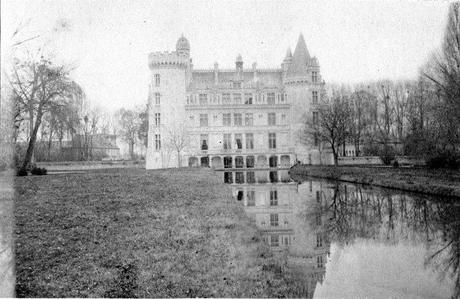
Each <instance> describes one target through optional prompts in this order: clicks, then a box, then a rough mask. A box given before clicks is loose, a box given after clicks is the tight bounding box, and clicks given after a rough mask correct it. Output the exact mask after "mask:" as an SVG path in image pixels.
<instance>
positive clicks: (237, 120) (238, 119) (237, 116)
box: [233, 113, 243, 126]
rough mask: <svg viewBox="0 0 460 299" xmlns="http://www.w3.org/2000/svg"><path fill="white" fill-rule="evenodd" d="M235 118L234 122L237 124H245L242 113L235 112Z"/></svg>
mask: <svg viewBox="0 0 460 299" xmlns="http://www.w3.org/2000/svg"><path fill="white" fill-rule="evenodd" d="M233 118H234V123H233V124H234V125H235V126H242V125H243V117H242V115H241V113H234V114H233Z"/></svg>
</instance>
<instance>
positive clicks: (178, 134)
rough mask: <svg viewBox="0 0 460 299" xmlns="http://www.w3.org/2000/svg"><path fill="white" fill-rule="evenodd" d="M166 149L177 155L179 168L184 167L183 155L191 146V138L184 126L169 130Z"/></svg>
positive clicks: (180, 125) (179, 125)
mask: <svg viewBox="0 0 460 299" xmlns="http://www.w3.org/2000/svg"><path fill="white" fill-rule="evenodd" d="M166 142H167V143H166V147H169V148H170V149H171V150H173V151H175V152H176V153H177V167H182V159H181V153H182V152H183V151H184V150H185V149H186V148H187V147H188V146H189V145H190V138H189V136H188V133H187V130H186V128H185V125H184V124H178V125H176V126H174V127H170V128H167V134H166Z"/></svg>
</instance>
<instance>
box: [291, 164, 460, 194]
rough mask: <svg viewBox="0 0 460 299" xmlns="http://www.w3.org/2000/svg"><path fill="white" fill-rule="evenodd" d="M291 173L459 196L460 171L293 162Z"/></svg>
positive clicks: (294, 175)
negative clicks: (300, 163) (313, 164)
mask: <svg viewBox="0 0 460 299" xmlns="http://www.w3.org/2000/svg"><path fill="white" fill-rule="evenodd" d="M290 174H291V176H292V177H293V178H294V179H296V177H298V176H311V177H317V178H325V179H332V180H339V181H344V182H351V183H358V184H366V185H373V186H379V187H386V188H393V189H398V190H405V191H411V192H420V193H425V194H432V195H440V196H453V197H459V198H460V171H458V170H446V169H436V170H432V169H427V168H403V167H399V168H394V167H376V166H372V167H371V166H368V167H366V166H338V167H334V166H311V165H296V166H294V167H292V168H291V170H290Z"/></svg>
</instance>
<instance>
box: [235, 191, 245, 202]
mask: <svg viewBox="0 0 460 299" xmlns="http://www.w3.org/2000/svg"><path fill="white" fill-rule="evenodd" d="M243 195H244V191H243V190H238V193H237V196H236V200H238V201H241V200H242V199H243Z"/></svg>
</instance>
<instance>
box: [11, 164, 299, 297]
mask: <svg viewBox="0 0 460 299" xmlns="http://www.w3.org/2000/svg"><path fill="white" fill-rule="evenodd" d="M15 184H16V198H15V205H16V209H15V217H16V229H15V237H16V242H15V245H16V250H15V253H16V275H17V286H16V293H17V294H16V295H17V296H18V297H197V296H198V297H209V296H214V297H265V296H270V297H277V296H281V295H282V294H286V290H287V289H289V287H290V286H289V283H290V281H295V280H290V279H289V273H284V272H283V271H284V270H283V269H284V268H283V267H282V266H281V265H279V262H276V261H275V258H274V257H273V256H272V255H271V254H270V252H269V251H268V249H267V248H266V246H265V245H264V244H263V243H262V241H261V240H260V238H259V236H258V233H257V231H256V229H255V226H254V224H252V223H250V222H249V220H248V219H247V218H246V216H245V214H244V211H243V208H242V207H241V205H240V204H238V202H236V201H235V200H234V199H233V198H232V197H231V192H230V187H229V186H227V185H224V184H222V183H221V182H220V181H219V180H218V179H217V178H216V176H215V175H214V173H213V172H211V171H209V170H199V169H195V170H189V169H180V170H162V171H146V170H142V169H117V170H115V169H111V170H105V171H101V170H98V171H91V172H87V173H83V174H65V175H63V174H62V175H47V176H33V177H31V176H29V177H18V178H17V179H16V182H15Z"/></svg>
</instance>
